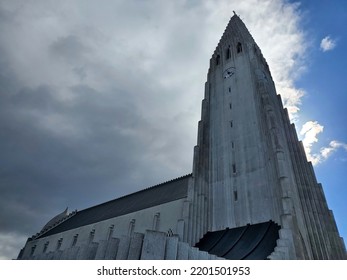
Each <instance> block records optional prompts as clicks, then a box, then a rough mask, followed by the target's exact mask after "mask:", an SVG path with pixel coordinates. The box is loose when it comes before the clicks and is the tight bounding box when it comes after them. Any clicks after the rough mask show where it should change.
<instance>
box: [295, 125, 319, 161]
mask: <svg viewBox="0 0 347 280" xmlns="http://www.w3.org/2000/svg"><path fill="white" fill-rule="evenodd" d="M323 129H324V126H322V125H320V124H319V123H318V122H317V121H308V122H306V123H305V124H304V125H303V126H302V128H301V130H300V134H301V135H303V136H304V138H303V140H302V143H303V145H304V148H305V151H306V156H307V159H308V160H309V161H311V162H312V164H313V165H316V164H317V163H319V162H320V161H321V156H320V155H317V154H313V153H312V145H313V144H314V143H317V142H318V138H317V135H318V134H319V133H321V132H323Z"/></svg>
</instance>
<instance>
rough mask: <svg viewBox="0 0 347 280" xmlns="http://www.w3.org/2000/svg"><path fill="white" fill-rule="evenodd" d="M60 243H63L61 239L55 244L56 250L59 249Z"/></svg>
mask: <svg viewBox="0 0 347 280" xmlns="http://www.w3.org/2000/svg"><path fill="white" fill-rule="evenodd" d="M62 243H63V238H60V239H59V240H58V242H57V250H59V249H60V247H61V244H62Z"/></svg>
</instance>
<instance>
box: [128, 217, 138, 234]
mask: <svg viewBox="0 0 347 280" xmlns="http://www.w3.org/2000/svg"><path fill="white" fill-rule="evenodd" d="M135 221H136V220H135V219H132V220H131V221H130V223H129V228H128V235H129V236H131V235H132V234H133V232H134V228H135Z"/></svg>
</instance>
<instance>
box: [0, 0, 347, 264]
mask: <svg viewBox="0 0 347 280" xmlns="http://www.w3.org/2000/svg"><path fill="white" fill-rule="evenodd" d="M255 7H256V8H255ZM233 10H235V11H236V12H237V14H238V15H240V17H241V19H242V20H243V21H244V23H245V24H246V26H247V27H248V29H249V31H250V32H251V34H252V35H253V37H254V39H255V41H256V42H257V44H258V45H259V47H260V48H261V50H262V53H263V55H264V56H265V58H266V60H267V62H268V64H269V66H270V70H271V73H272V76H273V78H274V81H275V84H276V88H277V92H278V93H279V94H281V96H282V99H283V101H284V103H285V106H286V107H287V108H288V110H289V112H290V117H291V120H292V122H294V123H295V126H296V129H297V132H298V136H299V138H300V139H301V140H302V141H303V143H304V146H305V149H306V153H307V156H308V158H309V160H310V161H312V163H313V164H314V168H315V171H316V176H317V179H318V181H319V182H321V183H322V184H323V187H324V191H325V194H326V198H327V201H328V205H329V207H330V209H332V210H333V211H334V215H335V218H336V222H337V225H338V228H339V231H340V235H341V236H342V237H344V239H345V240H347V222H346V213H347V203H346V200H347V189H346V176H347V175H346V174H347V172H346V171H347V130H346V123H347V112H346V104H347V79H346V78H345V72H346V70H345V66H346V58H347V54H346V51H345V50H346V49H347V38H346V30H345V27H346V26H347V2H346V1H343V0H341V1H339V0H335V1H328V0H321V1H314V0H302V1H296V2H294V1H284V0H246V1H239V0H215V1H212V0H205V1H197V0H191V1H188V0H177V1H160V0H148V1H139V0H137V1H136V0H124V1H123V0H118V1H107V0H100V1H91V0H74V1H67V0H63V1H51V0H42V1H40V0H36V1H34V0H27V1H24V0H22V1H16V0H0V259H12V258H16V257H17V255H18V252H19V250H20V249H21V248H22V247H23V246H24V244H25V241H26V239H27V238H28V237H29V236H31V235H33V234H35V233H36V232H38V231H40V230H41V228H42V227H43V226H44V224H45V223H46V222H47V221H48V220H49V219H51V218H52V217H53V216H55V215H56V214H58V213H60V212H62V211H63V210H64V209H65V208H66V207H69V211H73V210H75V209H78V210H82V209H84V208H87V207H90V206H93V205H96V204H99V203H102V202H105V201H108V200H111V199H114V198H117V197H119V196H122V195H126V194H129V193H131V192H134V191H137V190H140V189H143V188H145V187H149V186H152V185H155V184H158V183H161V182H164V181H167V180H170V179H174V178H176V177H179V176H182V175H185V174H188V173H191V171H192V161H193V147H194V146H195V145H196V137H197V123H198V121H199V119H200V110H201V100H202V98H203V96H204V83H205V81H206V75H207V70H208V66H209V59H210V57H211V55H212V53H213V51H214V49H215V48H216V46H217V44H218V41H219V39H220V37H221V36H222V34H223V31H224V29H225V27H226V25H227V23H228V21H229V19H230V17H231V16H232V15H233Z"/></svg>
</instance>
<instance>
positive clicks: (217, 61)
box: [216, 54, 220, 65]
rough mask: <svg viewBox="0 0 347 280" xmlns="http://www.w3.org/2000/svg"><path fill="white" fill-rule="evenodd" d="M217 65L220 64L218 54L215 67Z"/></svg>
mask: <svg viewBox="0 0 347 280" xmlns="http://www.w3.org/2000/svg"><path fill="white" fill-rule="evenodd" d="M219 64H220V55H219V54H218V55H217V57H216V65H219Z"/></svg>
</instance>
